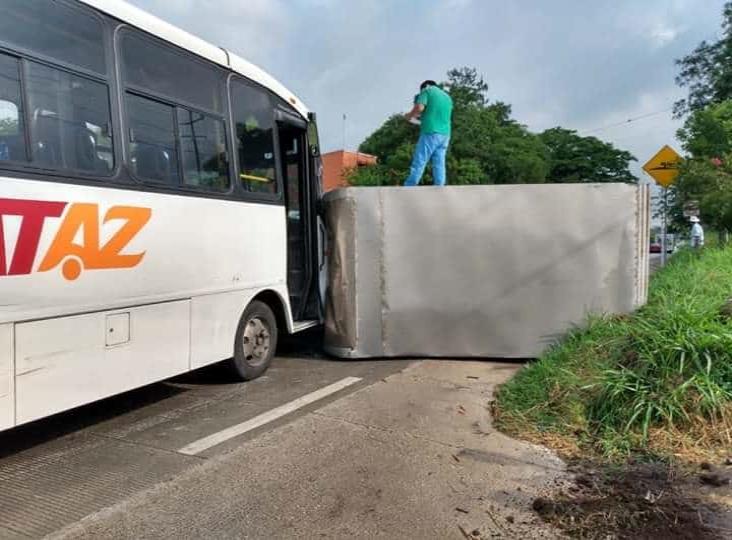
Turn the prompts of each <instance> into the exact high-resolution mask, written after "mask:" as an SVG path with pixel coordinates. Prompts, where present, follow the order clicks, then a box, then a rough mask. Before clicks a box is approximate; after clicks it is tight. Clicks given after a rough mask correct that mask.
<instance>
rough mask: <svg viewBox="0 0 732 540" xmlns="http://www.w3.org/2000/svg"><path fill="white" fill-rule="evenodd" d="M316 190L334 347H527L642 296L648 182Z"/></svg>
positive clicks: (405, 353) (495, 353)
mask: <svg viewBox="0 0 732 540" xmlns="http://www.w3.org/2000/svg"><path fill="white" fill-rule="evenodd" d="M325 202H326V207H325V208H326V217H327V221H328V225H329V227H328V228H329V231H330V250H329V251H330V258H329V289H328V295H327V313H326V325H325V333H326V341H325V343H326V349H327V350H328V351H329V352H330V353H331V354H334V355H336V356H340V357H343V358H368V357H484V358H531V357H536V356H538V355H540V354H541V353H542V352H543V351H545V350H546V349H547V348H548V347H549V346H551V345H552V344H553V343H555V342H556V341H557V339H558V338H560V337H561V336H563V335H564V334H566V332H567V331H568V330H570V329H571V328H572V327H574V326H576V325H581V324H583V323H584V322H585V321H586V320H587V317H588V315H589V314H593V313H604V314H620V313H628V312H631V311H633V310H634V309H636V308H637V307H639V306H641V305H642V304H644V303H645V301H646V297H647V292H648V287H647V286H648V245H649V237H648V236H649V232H648V231H649V193H648V188H647V187H638V186H632V185H626V184H552V185H506V186H454V187H445V188H434V187H421V188H393V187H386V188H347V189H342V190H338V191H335V192H331V193H329V194H328V195H327V196H326V201H325Z"/></svg>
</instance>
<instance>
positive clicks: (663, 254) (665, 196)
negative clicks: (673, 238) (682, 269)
mask: <svg viewBox="0 0 732 540" xmlns="http://www.w3.org/2000/svg"><path fill="white" fill-rule="evenodd" d="M667 219H668V188H663V222H662V225H661V266H666V236H667V232H668V223H667Z"/></svg>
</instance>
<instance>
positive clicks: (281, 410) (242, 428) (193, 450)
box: [178, 377, 361, 456]
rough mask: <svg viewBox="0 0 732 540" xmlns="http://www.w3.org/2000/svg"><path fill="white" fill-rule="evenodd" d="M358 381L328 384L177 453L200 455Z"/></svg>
mask: <svg viewBox="0 0 732 540" xmlns="http://www.w3.org/2000/svg"><path fill="white" fill-rule="evenodd" d="M360 380H361V378H360V377H346V378H345V379H341V380H340V381H338V382H334V383H333V384H329V385H328V386H325V387H323V388H321V389H320V390H316V391H315V392H311V393H309V394H305V395H304V396H302V397H299V398H297V399H295V400H293V401H290V402H289V403H285V404H284V405H280V406H279V407H276V408H274V409H272V410H271V411H267V412H265V413H262V414H260V415H259V416H255V417H254V418H252V419H250V420H247V421H246V422H242V423H241V424H237V425H235V426H231V427H229V428H226V429H223V430H221V431H219V432H217V433H214V434H213V435H209V436H208V437H204V438H203V439H198V440H197V441H194V442H192V443H191V444H187V445H186V446H184V447H183V448H181V449H180V450H178V452H180V453H181V454H187V455H189V456H194V455H196V454H200V453H201V452H203V451H204V450H208V449H209V448H212V447H214V446H217V445H219V444H221V443H223V442H225V441H228V440H229V439H232V438H234V437H238V436H239V435H243V434H244V433H246V432H247V431H251V430H253V429H256V428H258V427H260V426H263V425H265V424H269V423H270V422H273V421H274V420H277V419H278V418H281V417H283V416H285V415H286V414H290V413H291V412H293V411H296V410H297V409H301V408H302V407H305V406H306V405H310V404H311V403H315V402H316V401H318V400H321V399H323V398H324V397H327V396H329V395H331V394H335V393H336V392H338V391H340V390H343V389H344V388H346V387H348V386H351V385H352V384H356V383H357V382H359V381H360Z"/></svg>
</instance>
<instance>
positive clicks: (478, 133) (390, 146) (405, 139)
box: [350, 68, 548, 185]
mask: <svg viewBox="0 0 732 540" xmlns="http://www.w3.org/2000/svg"><path fill="white" fill-rule="evenodd" d="M441 86H442V87H443V88H445V89H446V90H447V91H448V92H449V93H450V96H451V97H452V99H453V103H454V109H453V136H452V141H451V144H450V151H449V153H448V157H447V167H448V171H449V174H450V183H451V184H493V183H496V184H499V183H503V184H506V183H522V182H531V183H536V182H543V181H544V179H545V178H546V173H547V171H548V164H547V153H546V148H545V147H544V144H543V143H542V142H541V140H540V139H539V138H538V137H537V136H536V135H534V134H532V133H530V132H529V131H528V130H527V129H526V127H525V126H522V125H520V124H519V123H518V122H516V121H515V120H513V119H512V118H511V107H510V106H509V105H507V104H506V103H502V102H494V103H490V102H489V100H488V96H487V92H488V85H487V84H486V83H485V81H484V80H483V78H482V77H480V76H479V75H478V73H477V71H476V70H475V69H472V68H459V69H452V70H450V71H449V72H448V74H447V81H445V82H444V83H442V85H441ZM418 137H419V129H418V128H417V127H416V126H413V125H411V124H409V123H407V122H405V121H404V119H403V118H402V117H401V115H394V116H392V117H390V118H389V119H388V120H387V121H386V122H385V123H384V124H383V125H382V126H381V127H380V128H378V129H377V130H376V131H375V132H374V133H372V134H371V135H369V136H368V137H367V138H366V140H365V141H364V142H363V143H362V144H361V146H360V147H359V151H361V152H365V153H368V154H372V155H375V156H377V157H378V159H379V165H378V166H376V167H371V168H361V169H359V170H355V171H352V173H351V178H350V180H351V182H352V183H353V184H354V185H397V184H401V183H402V182H403V181H404V179H405V178H406V176H407V174H408V171H409V165H410V162H411V158H412V152H413V151H414V146H415V145H416V142H417V138H418ZM423 182H424V183H430V182H431V174H430V170H429V167H428V170H427V173H426V174H425V178H424V179H423Z"/></svg>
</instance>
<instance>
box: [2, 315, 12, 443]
mask: <svg viewBox="0 0 732 540" xmlns="http://www.w3.org/2000/svg"><path fill="white" fill-rule="evenodd" d="M13 352H14V347H13V325H12V324H3V325H0V431H2V430H3V429H8V428H11V427H13V426H14V425H15V365H14V354H13Z"/></svg>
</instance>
